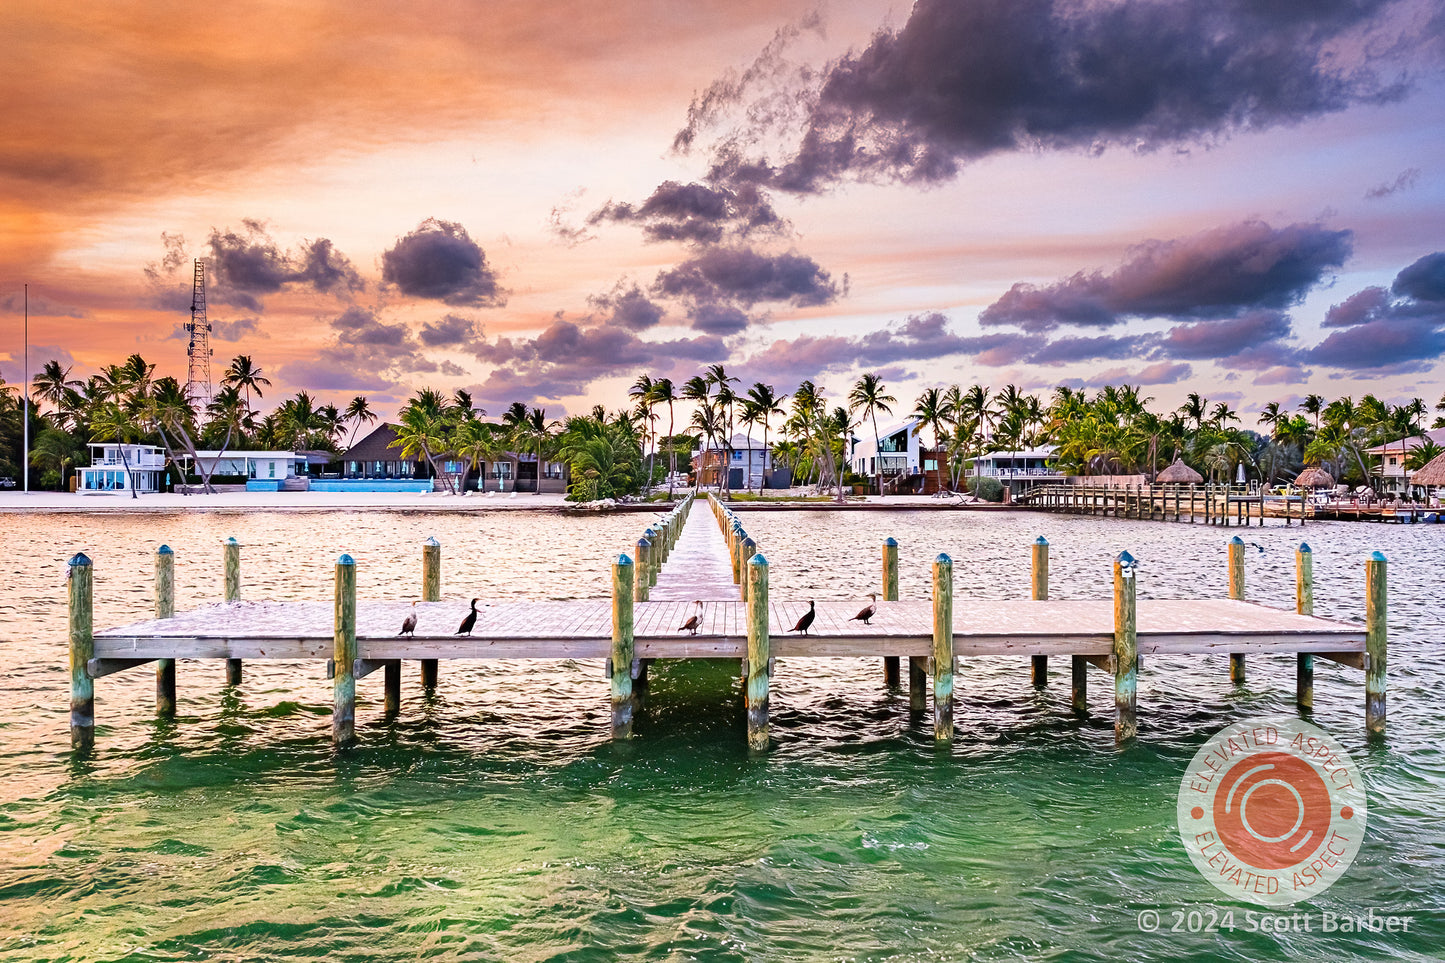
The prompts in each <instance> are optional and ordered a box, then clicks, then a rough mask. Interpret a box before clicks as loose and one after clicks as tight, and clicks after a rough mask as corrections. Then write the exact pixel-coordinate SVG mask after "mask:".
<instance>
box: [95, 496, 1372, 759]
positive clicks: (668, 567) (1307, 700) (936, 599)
mask: <svg viewBox="0 0 1445 963" xmlns="http://www.w3.org/2000/svg"><path fill="white" fill-rule="evenodd" d="M689 507H690V502H685V503H684V504H683V505H682V506H680V507H679V509H677V510H675V511H674V512H673V513H671V514H670V515H668V516H665V517H664V518H663V519H661V520H660V521H659V522H658V523H657V524H655V525H654V526H653V528H651V529H649V531H648V533H647V534H645V535H644V538H643V539H641V540H639V552H638V555H639V560H638V561H636V562H634V561H633V560H632V559H631V558H629V557H628V556H625V555H624V556H622V557H620V558H618V559H617V560H616V561H615V562H614V563H613V576H614V579H613V586H614V592H613V597H612V598H611V599H599V600H582V601H562V602H556V601H536V602H533V601H479V602H478V603H477V605H476V619H475V623H474V624H473V625H472V626H471V627H470V631H469V632H467V633H458V632H457V631H456V629H457V626H458V623H459V622H460V621H461V620H462V618H463V616H465V615H466V614H467V612H468V611H469V606H468V604H467V603H465V602H461V601H450V602H443V601H439V600H436V599H438V598H439V595H440V548H439V546H437V545H436V544H435V542H429V543H428V545H427V546H426V547H425V549H424V554H423V558H424V593H423V594H424V597H426V598H428V599H433V600H432V601H427V602H422V603H419V604H416V605H415V606H413V605H411V604H408V603H402V602H372V601H359V600H357V599H356V597H355V563H354V562H352V561H351V560H350V559H349V558H348V557H346V556H343V557H342V559H341V560H340V561H339V562H338V563H337V592H336V598H335V600H334V601H333V602H330V603H328V602H270V601H249V600H245V601H243V600H240V599H239V573H238V571H237V572H233V571H232V565H233V564H234V565H235V566H236V567H237V568H238V567H239V549H238V548H235V549H233V548H232V547H231V545H230V544H228V546H227V561H228V565H227V575H228V578H227V584H228V592H227V595H228V597H229V598H230V599H231V601H227V602H224V603H218V604H212V605H206V606H202V607H200V608H196V609H192V610H190V611H186V612H180V613H176V612H174V602H173V595H172V590H171V585H172V581H171V580H172V574H171V573H172V571H173V569H172V566H173V557H172V556H170V554H169V550H168V549H165V548H164V547H163V548H162V550H161V551H160V552H158V553H157V596H156V598H157V615H158V617H157V618H155V619H153V620H148V621H145V622H139V623H135V624H132V625H126V626H119V627H114V628H107V629H103V630H100V631H92V629H91V626H90V597H89V593H90V582H91V579H90V561H89V559H86V558H85V557H84V556H77V557H76V558H75V559H72V573H71V574H72V578H71V667H72V733H73V736H74V739H75V742H76V745H77V746H88V745H89V744H90V740H91V739H92V738H93V727H94V705H93V699H94V680H95V679H98V678H102V677H105V676H107V675H110V674H112V673H115V672H120V671H123V670H126V669H132V668H136V667H138V666H141V665H144V664H148V663H151V662H154V663H156V665H157V707H158V711H162V712H174V705H175V694H174V684H175V683H174V671H175V660H177V659H225V660H227V664H228V666H233V667H234V670H235V673H236V675H235V678H236V679H237V680H239V677H240V666H241V664H242V663H243V662H244V661H248V660H256V659H270V660H284V661H305V660H329V661H330V662H331V663H332V664H333V665H334V666H335V670H336V671H335V678H336V683H335V685H336V703H337V705H336V711H335V714H334V716H333V732H334V734H335V736H336V739H337V741H338V742H339V743H345V742H349V741H351V739H352V738H354V729H353V726H354V712H355V685H356V680H357V679H360V678H363V677H365V676H367V675H369V674H370V673H371V672H373V671H376V670H378V669H384V670H385V672H386V705H387V711H388V712H394V711H396V710H397V708H398V706H399V702H400V698H399V692H400V663H401V661H402V660H407V659H415V660H421V661H422V664H423V667H424V671H423V679H424V681H425V680H426V678H427V673H426V671H425V667H426V666H427V665H428V664H430V665H431V666H432V671H431V676H430V683H429V684H430V685H435V684H436V671H435V664H436V661H439V660H450V659H605V660H608V662H609V663H610V668H609V676H610V678H611V680H612V701H613V729H614V733H615V734H617V735H619V736H620V737H625V736H627V735H630V732H631V719H632V713H633V710H634V709H635V707H636V705H637V703H638V698H639V695H640V690H641V689H642V688H645V681H646V665H647V662H648V661H650V660H652V659H659V658H662V659H698V658H702V659H737V660H740V661H741V663H742V665H743V675H744V677H745V679H746V680H747V685H746V686H745V692H746V698H747V701H748V708H749V742H750V744H751V745H753V746H754V747H755V748H759V749H762V748H766V746H767V741H768V735H767V733H768V727H767V692H768V682H769V679H770V676H771V673H772V672H773V670H774V660H775V659H802V658H808V659H813V658H857V657H871V658H876V657H882V658H885V659H902V658H906V659H908V660H909V664H910V667H911V671H910V682H909V687H910V692H911V695H912V698H911V704H912V705H913V707H914V708H915V709H918V710H920V711H921V710H923V709H924V707H925V699H926V692H925V686H926V682H927V680H926V678H925V673H926V674H927V676H930V677H931V678H932V680H933V686H932V695H933V709H934V713H933V714H934V723H935V726H934V728H935V735H936V736H937V737H938V738H939V739H940V741H948V740H949V739H951V736H952V728H953V724H952V712H953V700H954V695H953V679H954V675H955V672H956V671H957V670H956V666H957V663H958V662H959V660H961V659H967V658H976V657H988V656H1031V657H1033V658H1034V669H1035V675H1034V680H1035V684H1046V660H1047V658H1048V657H1049V656H1055V657H1062V656H1068V657H1069V658H1070V659H1071V660H1072V666H1073V678H1072V682H1073V689H1074V706H1075V708H1076V709H1077V710H1079V711H1085V710H1086V705H1087V702H1086V699H1087V678H1086V675H1087V668H1088V667H1093V668H1096V669H1098V670H1102V671H1103V672H1105V673H1107V674H1108V675H1109V676H1111V677H1112V678H1113V681H1114V683H1115V685H1114V688H1115V712H1116V734H1117V735H1118V737H1119V741H1120V742H1121V743H1122V742H1127V741H1129V740H1130V739H1132V738H1133V737H1134V735H1135V731H1136V725H1137V724H1136V721H1135V715H1136V709H1135V705H1136V688H1137V665H1138V657H1139V656H1140V655H1156V654H1157V655H1176V654H1194V655H1208V654H1228V655H1230V656H1231V666H1232V673H1233V674H1234V677H1235V678H1236V680H1237V681H1238V680H1242V678H1243V671H1244V658H1245V656H1246V655H1248V654H1255V653H1280V652H1283V653H1293V654H1296V655H1297V656H1298V659H1299V663H1298V665H1299V673H1298V694H1297V695H1298V701H1299V703H1300V705H1301V706H1302V707H1305V708H1308V707H1310V706H1311V705H1312V704H1313V674H1312V673H1313V659H1315V658H1324V659H1327V660H1331V661H1334V662H1338V663H1341V664H1344V665H1348V666H1352V667H1355V668H1359V669H1363V670H1366V673H1367V686H1366V703H1367V704H1366V723H1367V726H1368V727H1369V728H1370V729H1371V730H1372V731H1383V728H1384V679H1385V676H1384V672H1385V616H1384V612H1385V608H1384V585H1385V581H1384V579H1385V574H1384V573H1385V569H1384V566H1385V562H1384V559H1383V558H1382V557H1377V558H1376V559H1372V561H1371V562H1369V563H1368V565H1367V592H1366V602H1367V605H1366V609H1367V620H1366V623H1365V624H1363V625H1357V624H1349V623H1343V622H1336V621H1331V620H1326V619H1321V618H1316V617H1314V616H1313V615H1312V614H1311V613H1312V610H1313V577H1312V568H1311V564H1312V560H1311V556H1310V555H1309V549H1308V546H1302V547H1301V552H1300V554H1299V556H1298V562H1299V580H1298V586H1299V604H1298V606H1297V611H1295V612H1286V611H1281V610H1278V609H1272V608H1268V607H1265V606H1262V605H1258V604H1255V603H1252V602H1248V601H1245V600H1244V568H1243V559H1244V552H1243V548H1244V546H1243V543H1242V542H1240V541H1239V539H1234V540H1233V541H1232V542H1231V544H1230V547H1229V549H1230V550H1229V556H1230V558H1229V561H1230V576H1231V578H1230V584H1231V595H1233V596H1234V597H1233V598H1231V599H1198V600H1188V599H1172V600H1153V599H1150V600H1144V601H1140V602H1137V603H1136V602H1135V599H1134V594H1135V592H1134V581H1135V576H1134V568H1133V560H1132V559H1131V558H1129V557H1128V555H1127V553H1125V554H1124V555H1121V556H1120V558H1119V559H1118V560H1116V562H1115V565H1114V596H1113V598H1112V599H1098V600H1067V601H1065V600H1050V599H1048V597H1047V595H1048V592H1047V560H1048V552H1047V549H1048V546H1047V543H1046V542H1044V541H1043V539H1039V540H1038V542H1037V543H1035V545H1034V553H1033V564H1034V576H1035V578H1034V595H1035V598H1034V599H990V600H977V599H966V600H965V599H955V598H954V597H953V593H952V562H951V560H949V559H948V558H947V557H946V556H940V557H939V559H938V560H936V561H935V563H934V591H933V593H932V598H930V599H909V600H894V599H893V598H892V596H896V594H897V586H896V558H897V554H896V553H897V546H896V544H895V543H893V542H892V540H891V539H889V540H888V541H887V542H885V544H884V550H883V551H884V572H885V576H884V581H885V585H884V586H883V592H881V593H880V595H881V596H882V598H881V599H880V601H878V603H877V609H876V612H875V614H874V615H873V617H872V618H871V620H870V623H869V624H864V623H863V622H861V621H858V620H856V619H854V618H853V616H854V615H856V614H857V613H858V611H859V608H860V604H861V603H860V602H859V601H858V600H847V601H826V600H825V601H819V602H817V603H816V606H815V607H814V608H813V612H814V619H813V620H812V623H811V625H809V626H808V627H807V630H806V631H805V632H802V631H795V630H794V627H795V626H796V625H797V624H798V623H799V620H800V619H802V618H803V616H804V614H805V613H806V612H808V611H809V607H810V606H809V603H803V602H799V601H794V600H773V599H769V597H768V591H767V568H768V563H767V560H766V558H765V557H764V556H763V555H762V554H761V553H760V552H758V551H756V549H757V545H756V543H755V542H754V540H753V539H751V538H750V537H748V536H747V535H746V533H745V532H744V531H743V530H742V528H741V525H740V523H739V522H738V520H737V518H736V516H735V515H733V514H732V513H731V512H730V511H728V510H727V509H726V508H725V507H724V506H722V505H721V504H720V503H717V502H716V501H712V502H711V507H712V508H713V512H712V517H711V518H710V517H708V514H707V513H704V512H698V513H695V514H692V515H689V513H688V508H689ZM720 533H721V537H720ZM745 553H746V554H745ZM890 553H891V558H892V560H893V566H892V569H891V571H892V573H893V574H892V575H891V579H892V586H891V588H890V585H889V584H887V583H888V581H889V579H890V575H889V572H890V567H889V559H890ZM233 556H234V563H233ZM735 573H736V575H735ZM233 576H234V577H233ZM734 578H736V581H734ZM233 584H234V587H235V591H234V592H233V591H231V588H232V585H233ZM649 595H650V596H651V597H649ZM699 601H701V605H700V606H699V605H698V602H699ZM412 614H414V615H415V616H416V623H415V631H414V633H412V634H409V635H399V634H398V629H399V628H400V627H401V625H402V622H403V620H404V619H405V618H407V616H408V615H412ZM693 615H697V616H698V624H697V625H696V626H695V631H692V630H683V629H681V628H680V626H684V625H685V624H686V623H687V621H688V619H689V618H690V617H691V616H693ZM896 664H897V663H894V666H895V668H894V669H893V671H892V673H891V674H889V676H888V680H887V681H888V683H889V684H894V685H896V684H897V682H898V680H897V670H896ZM635 683H640V684H635Z"/></svg>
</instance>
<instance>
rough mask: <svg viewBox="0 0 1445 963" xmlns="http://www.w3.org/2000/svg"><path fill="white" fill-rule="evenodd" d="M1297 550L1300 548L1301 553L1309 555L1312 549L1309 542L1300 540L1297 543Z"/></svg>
mask: <svg viewBox="0 0 1445 963" xmlns="http://www.w3.org/2000/svg"><path fill="white" fill-rule="evenodd" d="M1299 550H1300V552H1301V553H1303V554H1305V555H1309V554H1310V553H1311V552H1312V551H1313V549H1311V548H1310V543H1309V542H1300V543H1299Z"/></svg>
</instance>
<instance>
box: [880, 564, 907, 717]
mask: <svg viewBox="0 0 1445 963" xmlns="http://www.w3.org/2000/svg"><path fill="white" fill-rule="evenodd" d="M879 588H880V589H881V590H882V591H881V592H880V595H881V597H882V598H883V601H885V602H896V601H898V541H897V539H893V538H885V539H884V540H883V584H882V585H880V586H879ZM898 658H899V657H898V656H896V655H885V656H884V657H883V684H884V685H885V686H887V687H888V688H890V689H896V688H898V686H899V684H900V683H901V681H902V680H901V679H900V678H899V669H900V668H901V666H900V665H899V661H898Z"/></svg>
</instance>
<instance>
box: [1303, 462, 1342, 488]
mask: <svg viewBox="0 0 1445 963" xmlns="http://www.w3.org/2000/svg"><path fill="white" fill-rule="evenodd" d="M1294 483H1295V484H1296V485H1298V486H1299V487H1301V488H1334V487H1335V479H1334V477H1333V476H1332V475H1330V473H1329V472H1327V471H1325V470H1324V469H1323V468H1320V467H1319V466H1318V465H1316V466H1313V467H1310V468H1306V469H1305V470H1304V471H1302V472H1300V473H1299V476H1298V477H1297V478H1295V480H1294Z"/></svg>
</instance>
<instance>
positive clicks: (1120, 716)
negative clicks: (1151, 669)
mask: <svg viewBox="0 0 1445 963" xmlns="http://www.w3.org/2000/svg"><path fill="white" fill-rule="evenodd" d="M1134 574H1135V565H1134V556H1132V555H1130V554H1129V553H1128V552H1120V553H1119V557H1118V558H1116V559H1114V712H1115V716H1114V743H1115V745H1119V746H1122V745H1124V744H1126V743H1128V742H1131V741H1133V739H1134V738H1135V737H1137V736H1138V735H1139V714H1138V699H1139V636H1138V615H1137V611H1136V609H1135V598H1134V596H1135V586H1134V582H1135V578H1134Z"/></svg>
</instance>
